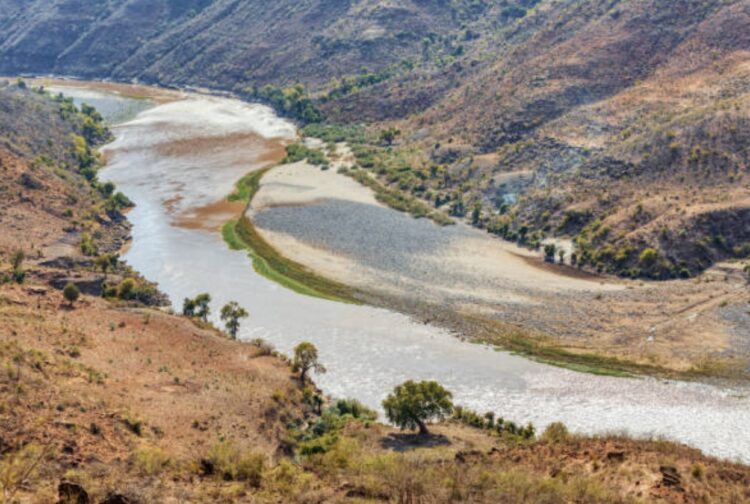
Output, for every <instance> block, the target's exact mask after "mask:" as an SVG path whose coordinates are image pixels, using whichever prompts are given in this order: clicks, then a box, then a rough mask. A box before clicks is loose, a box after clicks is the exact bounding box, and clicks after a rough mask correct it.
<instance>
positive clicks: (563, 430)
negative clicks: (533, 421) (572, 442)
mask: <svg viewBox="0 0 750 504" xmlns="http://www.w3.org/2000/svg"><path fill="white" fill-rule="evenodd" d="M568 438H570V432H568V428H567V427H566V426H565V424H564V423H562V422H553V423H551V424H549V425H548V426H547V428H546V429H544V434H542V439H544V440H546V441H551V442H553V443H561V442H563V441H567V440H568Z"/></svg>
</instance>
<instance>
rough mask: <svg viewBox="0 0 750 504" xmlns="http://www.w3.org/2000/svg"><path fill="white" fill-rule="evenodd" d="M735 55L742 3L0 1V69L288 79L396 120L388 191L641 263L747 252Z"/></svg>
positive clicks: (631, 264)
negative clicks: (395, 163) (402, 156)
mask: <svg viewBox="0 0 750 504" xmlns="http://www.w3.org/2000/svg"><path fill="white" fill-rule="evenodd" d="M748 51H750V2H748V1H747V0H725V1H714V2H705V1H697V0H679V1H675V2H664V1H661V0H633V1H627V2H626V1H621V0H585V1H572V0H497V1H489V0H404V1H401V2H393V1H386V0H358V1H355V0H327V1H325V0H305V1H294V2H292V1H288V0H278V1H276V2H272V3H269V2H265V1H263V2H261V1H242V2H240V1H235V0H213V1H209V0H191V1H181V2H175V1H170V0H155V1H150V2H143V1H139V0H126V1H117V2H115V1H111V0H110V1H93V0H53V1H49V0H44V1H42V0H37V1H31V2H28V1H23V2H22V1H20V0H0V73H5V74H18V73H43V74H44V73H57V74H70V75H76V76H80V77H85V78H94V77H96V78H114V79H118V80H132V79H139V80H141V81H144V82H149V83H160V84H165V85H194V86H206V87H212V88H220V89H226V90H233V91H237V92H242V93H246V94H247V93H250V92H251V90H252V89H257V88H259V87H261V86H264V85H267V84H273V85H278V86H287V85H291V84H294V83H296V82H300V83H302V84H304V85H305V86H306V87H307V90H308V91H309V92H310V94H311V95H312V96H313V97H314V98H315V99H316V101H317V105H318V107H319V108H320V109H321V110H322V111H323V113H324V115H325V117H327V119H328V121H329V122H353V121H354V122H359V121H365V122H367V123H370V124H375V125H378V126H375V128H380V127H383V126H379V125H380V124H385V123H395V124H396V125H398V127H400V128H401V129H402V130H404V131H405V132H407V133H408V134H404V135H403V136H402V138H401V142H400V143H401V146H402V147H403V146H404V145H410V146H411V147H416V148H418V149H419V151H420V152H421V153H422V155H421V156H412V159H411V161H410V166H408V167H405V168H410V169H411V171H412V172H413V173H414V174H416V175H419V174H418V173H416V172H417V171H420V170H421V172H422V173H426V172H430V173H432V174H433V175H431V176H428V177H426V179H425V177H424V176H422V175H419V177H417V176H411V175H410V174H408V175H410V176H411V178H410V180H415V181H416V180H417V179H418V178H419V179H420V180H419V181H418V182H416V183H413V184H412V183H411V182H408V181H405V178H404V177H403V176H401V175H399V177H401V178H400V180H399V185H400V187H401V189H404V190H407V191H411V192H412V193H414V194H415V195H417V196H420V197H424V198H426V199H430V200H432V201H437V205H438V206H441V207H444V208H448V207H451V206H452V205H457V207H458V208H459V210H460V211H458V212H454V213H457V214H458V216H461V215H462V214H463V213H467V214H468V213H469V210H467V211H465V212H464V211H463V209H471V208H474V207H476V206H477V205H478V204H480V205H481V218H479V219H474V220H475V223H476V224H477V225H480V226H482V227H486V228H488V229H489V230H491V231H493V232H495V233H498V234H501V235H503V236H504V237H506V238H508V239H511V240H518V241H521V242H523V243H526V244H531V245H535V244H538V243H539V242H540V241H541V240H542V239H543V238H545V237H550V236H552V235H559V236H564V237H570V238H573V239H575V240H576V241H577V242H578V244H579V247H578V251H577V255H576V261H577V262H579V263H584V265H585V267H587V268H590V269H599V270H607V271H612V272H616V273H619V274H623V275H629V276H648V277H652V278H671V277H678V276H691V275H694V274H696V273H697V272H699V271H701V270H702V269H704V268H706V267H708V266H710V265H711V264H713V263H714V262H715V261H717V260H721V259H724V258H727V257H745V256H746V255H747V254H748V251H750V227H749V226H750V225H748V224H746V223H747V222H749V220H748V219H747V217H748V216H750V206H748V205H750V192H749V190H748V187H747V178H746V171H747V168H748V166H747V164H748V138H750V136H749V135H748V133H750V131H749V129H750V126H749V125H748V117H749V116H750V114H749V112H750V109H749V108H748V107H749V106H748V91H749V90H750V56H749V55H750V53H748ZM306 117H314V116H312V115H310V114H308V115H307V116H306ZM411 151H412V152H413V151H414V149H411ZM430 166H434V167H436V168H431V169H430V170H428V169H427V168H429V167H430ZM438 168H439V169H438ZM401 171H404V170H401ZM406 171H407V172H408V170H406ZM435 174H436V175H435ZM392 179H393V177H391V179H389V180H390V181H391V182H392V181H393V180H392ZM459 203H460V204H459ZM648 249H653V251H654V252H655V253H656V255H653V254H652V253H651V251H649V250H648ZM644 252H646V256H645V257H644V258H643V260H642V255H643V253H644Z"/></svg>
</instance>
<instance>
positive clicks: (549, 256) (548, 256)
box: [544, 243, 557, 263]
mask: <svg viewBox="0 0 750 504" xmlns="http://www.w3.org/2000/svg"><path fill="white" fill-rule="evenodd" d="M555 252H557V246H555V244H554V243H548V244H547V245H545V246H544V260H545V261H547V262H548V263H553V262H555Z"/></svg>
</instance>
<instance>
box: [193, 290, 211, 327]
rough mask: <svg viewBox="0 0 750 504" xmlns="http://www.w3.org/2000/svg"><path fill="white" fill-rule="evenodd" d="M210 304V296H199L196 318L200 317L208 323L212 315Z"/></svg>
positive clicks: (196, 305)
mask: <svg viewBox="0 0 750 504" xmlns="http://www.w3.org/2000/svg"><path fill="white" fill-rule="evenodd" d="M210 304H211V295H210V294H205V293H204V294H198V296H197V297H196V298H195V316H196V317H199V318H200V319H201V320H203V322H208V316H209V315H210V314H211V307H210V306H209V305H210Z"/></svg>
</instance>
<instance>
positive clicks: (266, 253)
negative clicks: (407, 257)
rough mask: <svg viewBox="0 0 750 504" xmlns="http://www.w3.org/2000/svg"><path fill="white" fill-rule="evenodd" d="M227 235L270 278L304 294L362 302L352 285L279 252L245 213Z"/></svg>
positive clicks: (335, 299)
mask: <svg viewBox="0 0 750 504" xmlns="http://www.w3.org/2000/svg"><path fill="white" fill-rule="evenodd" d="M227 237H229V240H228V241H227V243H229V245H230V247H232V246H235V245H237V244H238V243H240V244H242V245H244V248H247V249H248V250H249V251H250V256H251V257H252V259H253V268H255V271H256V272H258V273H259V274H260V275H263V276H264V277H266V278H268V279H269V280H272V281H274V282H276V283H279V284H281V285H283V286H284V287H287V288H289V289H291V290H293V291H295V292H297V293H299V294H304V295H306V296H313V297H319V298H323V299H329V300H331V301H339V302H343V303H352V304H362V303H361V301H359V300H357V299H356V298H355V297H354V292H355V291H354V289H352V288H351V287H348V286H346V285H344V284H341V283H338V282H335V281H333V280H329V279H327V278H324V277H322V276H320V275H318V274H316V273H314V272H312V271H310V270H309V269H308V268H307V267H305V266H303V265H302V264H299V263H297V262H295V261H292V260H290V259H287V258H286V257H284V256H282V255H281V254H279V252H278V251H276V249H274V248H273V247H272V246H271V245H270V244H269V243H268V242H267V241H265V240H264V239H263V237H262V236H261V235H260V233H258V231H257V229H255V226H254V225H253V223H252V222H251V221H250V219H248V218H247V217H245V216H243V217H242V218H241V219H240V220H239V221H237V222H236V223H235V224H234V226H233V230H232V231H231V232H230V231H225V238H227Z"/></svg>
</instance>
